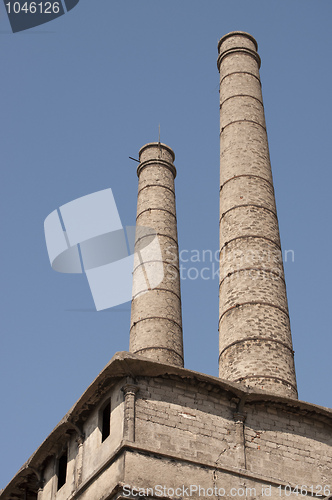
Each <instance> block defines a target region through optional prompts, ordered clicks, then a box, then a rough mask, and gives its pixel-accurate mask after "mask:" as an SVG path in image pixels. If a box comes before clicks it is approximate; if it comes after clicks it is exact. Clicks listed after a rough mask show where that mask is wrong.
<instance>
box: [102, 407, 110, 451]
mask: <svg viewBox="0 0 332 500" xmlns="http://www.w3.org/2000/svg"><path fill="white" fill-rule="evenodd" d="M101 421H102V422H101V436H102V437H101V440H102V442H103V441H105V439H106V438H107V437H108V436H109V435H110V425H111V402H110V401H108V403H107V404H106V406H104V408H103V410H102V415H101Z"/></svg>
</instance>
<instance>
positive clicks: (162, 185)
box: [137, 184, 175, 196]
mask: <svg viewBox="0 0 332 500" xmlns="http://www.w3.org/2000/svg"><path fill="white" fill-rule="evenodd" d="M150 187H159V188H163V189H167V190H168V191H170V192H171V193H172V194H174V196H175V192H174V191H173V189H171V188H169V187H168V186H164V184H147V185H146V186H143V187H142V188H141V189H140V190H139V191H138V193H137V196H138V195H139V194H140V193H141V192H142V191H143V190H144V189H147V188H150Z"/></svg>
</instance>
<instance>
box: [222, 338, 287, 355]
mask: <svg viewBox="0 0 332 500" xmlns="http://www.w3.org/2000/svg"><path fill="white" fill-rule="evenodd" d="M255 340H259V341H264V342H274V343H275V344H281V345H283V346H284V347H285V348H286V349H288V350H289V351H290V352H291V353H292V355H294V351H293V347H290V346H289V345H287V344H286V343H285V342H282V341H281V340H276V339H272V338H270V337H257V336H256V337H248V338H245V339H240V340H235V341H234V342H232V343H231V344H229V345H227V346H226V347H224V348H223V349H222V351H221V352H220V354H219V359H220V358H221V355H222V354H223V353H224V352H225V351H227V349H229V348H230V347H232V346H233V345H236V344H241V343H242V342H248V341H255Z"/></svg>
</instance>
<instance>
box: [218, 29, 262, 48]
mask: <svg viewBox="0 0 332 500" xmlns="http://www.w3.org/2000/svg"><path fill="white" fill-rule="evenodd" d="M231 36H244V37H246V38H249V40H251V41H252V42H253V43H254V44H255V47H256V50H257V49H258V43H257V42H256V40H255V38H254V37H253V36H252V35H250V33H246V32H245V31H231V32H230V33H227V34H226V35H224V36H222V37H221V38H220V40H219V42H218V52H219V50H220V45H221V44H222V43H223V42H224V41H225V40H226V39H227V38H230V37H231Z"/></svg>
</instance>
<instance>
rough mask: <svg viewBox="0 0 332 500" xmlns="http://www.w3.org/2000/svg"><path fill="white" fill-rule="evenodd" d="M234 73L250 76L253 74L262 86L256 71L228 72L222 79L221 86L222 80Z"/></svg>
mask: <svg viewBox="0 0 332 500" xmlns="http://www.w3.org/2000/svg"><path fill="white" fill-rule="evenodd" d="M232 75H250V76H253V77H254V78H256V80H257V81H258V82H259V84H260V86H262V84H261V81H260V79H259V78H258V76H256V75H254V73H250V71H233V72H232V73H227V75H225V76H223V77H222V78H221V79H220V86H221V84H222V82H223V81H224V80H225V78H227V77H228V76H232Z"/></svg>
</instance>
